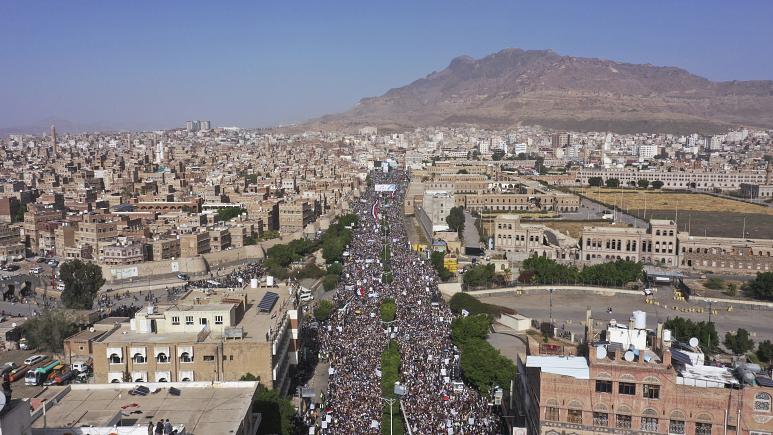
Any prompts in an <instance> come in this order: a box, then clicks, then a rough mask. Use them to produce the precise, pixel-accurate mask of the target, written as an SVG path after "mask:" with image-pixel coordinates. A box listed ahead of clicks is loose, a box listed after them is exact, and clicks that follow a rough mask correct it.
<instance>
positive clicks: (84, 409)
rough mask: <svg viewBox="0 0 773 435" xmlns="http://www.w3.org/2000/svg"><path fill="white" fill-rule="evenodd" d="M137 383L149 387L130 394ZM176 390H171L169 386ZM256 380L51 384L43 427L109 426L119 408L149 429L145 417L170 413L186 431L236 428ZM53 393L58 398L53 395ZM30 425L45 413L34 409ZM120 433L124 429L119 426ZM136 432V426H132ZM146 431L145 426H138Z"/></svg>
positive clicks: (38, 423)
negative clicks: (142, 393) (177, 392)
mask: <svg viewBox="0 0 773 435" xmlns="http://www.w3.org/2000/svg"><path fill="white" fill-rule="evenodd" d="M136 385H144V386H146V387H148V388H150V389H151V391H155V392H152V393H151V394H148V395H147V396H138V395H135V396H131V395H129V394H128V392H129V390H130V389H132V388H134V387H135V386H136ZM170 387H174V388H176V389H178V390H180V395H179V396H175V395H172V394H171V393H170V392H169V388H170ZM257 387H258V382H215V383H211V382H173V383H143V384H74V385H68V386H64V387H49V390H48V391H47V394H46V395H45V396H46V398H47V399H48V400H47V402H48V401H50V402H48V408H47V409H46V419H45V420H46V422H45V424H46V427H47V428H49V429H54V428H76V427H81V426H84V425H92V426H95V427H107V426H111V425H112V422H113V421H114V419H115V417H116V416H117V415H119V413H120V414H121V416H120V419H121V420H122V421H123V422H124V424H127V423H132V424H130V425H128V426H133V427H136V428H138V430H139V429H141V430H142V431H147V427H148V422H151V421H152V422H153V423H155V422H157V421H159V420H160V419H167V418H168V419H169V422H170V423H171V424H172V425H173V426H176V425H184V426H185V432H186V433H193V434H227V433H236V432H238V430H239V427H240V425H241V424H242V422H243V420H244V417H245V416H246V415H247V413H248V412H250V407H251V406H252V398H253V395H254V394H255V390H256V389H257ZM53 399H56V400H53ZM33 418H34V419H35V420H34V421H33V423H32V427H33V428H42V427H44V426H43V424H44V421H43V413H42V411H41V412H38V411H36V412H35V414H33ZM121 433H124V432H121ZM131 433H134V432H131ZM137 433H140V434H143V435H144V434H145V433H147V432H137Z"/></svg>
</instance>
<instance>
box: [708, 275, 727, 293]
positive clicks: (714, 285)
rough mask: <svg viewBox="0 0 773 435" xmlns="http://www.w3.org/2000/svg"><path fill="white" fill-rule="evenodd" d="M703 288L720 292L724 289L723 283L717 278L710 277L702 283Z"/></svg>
mask: <svg viewBox="0 0 773 435" xmlns="http://www.w3.org/2000/svg"><path fill="white" fill-rule="evenodd" d="M703 286H704V287H706V288H708V289H712V290H722V289H723V288H725V281H723V280H722V278H719V277H717V276H712V277H711V278H709V279H707V280H706V282H704V283H703Z"/></svg>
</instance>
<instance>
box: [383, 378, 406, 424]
mask: <svg viewBox="0 0 773 435" xmlns="http://www.w3.org/2000/svg"><path fill="white" fill-rule="evenodd" d="M393 392H394V395H395V396H397V398H394V397H382V399H383V400H384V401H385V402H386V403H388V404H389V435H392V423H393V418H394V416H393V414H392V406H393V405H394V404H395V402H399V401H400V399H399V398H400V397H402V396H405V394H406V390H405V386H403V385H401V384H400V382H395V388H394V390H393Z"/></svg>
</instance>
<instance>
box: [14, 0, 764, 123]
mask: <svg viewBox="0 0 773 435" xmlns="http://www.w3.org/2000/svg"><path fill="white" fill-rule="evenodd" d="M772 16H773V2H769V1H759V2H752V1H750V2H730V1H708V0H706V1H674V2H672V1H663V2H658V1H610V2H584V1H566V2H558V1H556V2H552V1H542V2H536V1H535V2H521V1H515V0H508V1H504V0H502V1H499V0H483V1H472V0H463V1H455V0H443V1H434V0H411V1H401V0H390V1H383V2H378V3H377V2H373V1H368V0H353V1H335V0H330V1H327V0H314V1H306V2H295V1H277V2H268V1H258V0H251V1H235V0H234V1H231V0H226V1H220V2H217V1H206V2H204V1H190V0H189V1H166V0H164V1H158V0H155V1H141V0H131V1H112V0H99V1H96V0H95V1H79V0H67V1H62V0H56V1H38V0H34V1H30V0H20V1H17V0H3V1H2V2H0V17H2V20H1V21H0V22H1V23H2V24H0V68H2V69H1V71H2V73H0V127H3V126H6V127H7V126H18V125H28V124H30V123H35V122H37V121H39V120H41V119H45V118H47V117H51V116H55V117H58V118H62V119H67V120H70V121H73V122H77V123H83V124H102V125H105V126H111V127H117V128H168V127H175V126H179V125H181V124H182V123H183V122H184V121H185V120H186V119H211V120H212V121H213V123H214V124H215V125H217V126H224V125H238V126H244V127H253V126H267V125H274V124H277V123H283V122H292V121H298V120H304V119H308V118H311V117H316V116H319V115H322V114H325V113H332V112H337V111H343V110H345V109H347V108H349V107H351V106H352V105H353V104H355V103H356V102H357V101H358V100H359V99H360V98H362V97H365V96H373V95H380V94H382V93H384V92H385V91H386V90H388V89H389V88H392V87H398V86H402V85H404V84H407V83H409V82H411V81H413V80H415V79H417V78H420V77H423V76H425V75H426V74H428V73H430V72H432V71H434V70H440V69H443V68H445V67H446V66H447V65H448V63H449V61H450V60H451V59H452V58H453V57H455V56H458V55H461V54H469V55H471V56H473V57H482V56H484V55H486V54H489V53H492V52H496V51H499V50H501V49H503V48H506V47H520V48H526V49H544V48H552V49H553V50H555V51H557V52H558V53H560V54H569V55H574V56H590V57H602V58H608V59H613V60H618V61H626V62H635V63H651V64H655V65H673V66H679V67H683V68H685V69H688V70H689V71H691V72H694V73H696V74H699V75H702V76H704V77H708V78H710V79H713V80H732V79H738V80H748V79H773V25H771V17H772Z"/></svg>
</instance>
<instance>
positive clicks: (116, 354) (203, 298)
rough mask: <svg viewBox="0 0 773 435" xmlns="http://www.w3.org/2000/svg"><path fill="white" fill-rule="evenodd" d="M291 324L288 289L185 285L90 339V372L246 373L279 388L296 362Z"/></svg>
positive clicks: (206, 377) (121, 377)
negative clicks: (168, 301)
mask: <svg viewBox="0 0 773 435" xmlns="http://www.w3.org/2000/svg"><path fill="white" fill-rule="evenodd" d="M269 302H272V303H269ZM298 330H299V316H298V311H297V309H296V306H295V298H294V297H291V296H290V295H289V292H288V290H287V288H277V289H276V290H273V289H270V290H269V289H266V288H255V289H253V288H243V289H224V288H218V289H203V290H192V291H190V292H189V293H188V294H186V295H185V296H184V297H183V298H182V299H181V300H179V301H177V302H176V303H175V304H174V305H163V304H162V305H158V306H153V305H150V306H148V307H146V309H144V310H141V311H139V312H138V313H137V314H135V317H134V318H133V319H129V320H128V321H124V322H120V323H118V324H117V325H116V327H114V328H113V329H112V330H110V331H109V332H107V333H105V334H102V335H100V336H98V337H97V338H95V339H94V340H93V342H92V343H91V345H90V346H91V348H92V352H93V353H92V356H93V360H94V377H95V379H96V381H97V382H98V383H120V382H126V381H129V380H130V381H131V382H189V381H237V380H239V379H240V378H241V377H242V376H243V375H245V374H247V373H251V374H253V375H255V376H256V377H257V378H258V380H259V381H260V382H261V383H263V384H264V385H266V386H267V387H269V388H277V389H279V390H280V391H282V392H283V393H286V392H287V388H288V386H289V383H290V380H289V377H288V373H289V367H290V365H294V364H297V362H298V355H297V352H298V349H300V343H299V341H298ZM77 338H78V335H77V334H76V335H75V336H73V337H72V338H68V339H67V340H66V342H65V348H66V349H75V348H76V345H75V344H72V343H69V342H70V341H71V340H75V339H77ZM83 347H84V346H83V344H79V345H77V348H83Z"/></svg>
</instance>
